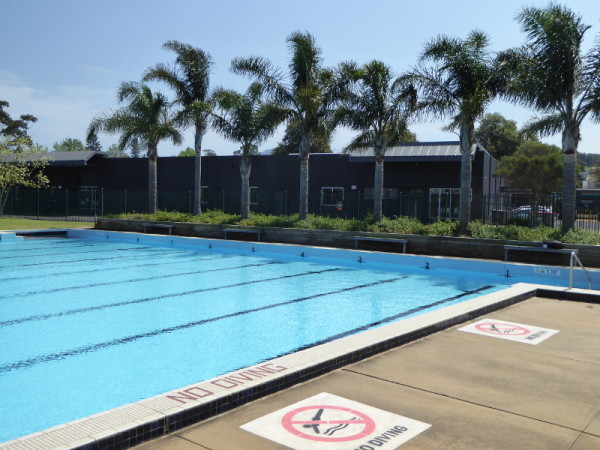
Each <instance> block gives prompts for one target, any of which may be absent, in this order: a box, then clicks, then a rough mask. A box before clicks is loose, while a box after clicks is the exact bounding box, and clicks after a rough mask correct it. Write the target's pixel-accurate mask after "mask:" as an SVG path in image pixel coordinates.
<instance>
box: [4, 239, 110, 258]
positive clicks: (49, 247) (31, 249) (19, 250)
mask: <svg viewBox="0 0 600 450" xmlns="http://www.w3.org/2000/svg"><path fill="white" fill-rule="evenodd" d="M69 244H73V245H69V247H68V248H64V250H68V249H71V248H77V247H93V246H98V245H102V244H103V242H99V243H91V244H81V243H80V242H69ZM75 244H77V245H75ZM53 248H54V246H50V245H46V246H45V247H29V248H27V247H25V248H23V247H20V246H18V247H12V248H7V249H3V248H0V255H2V254H4V253H14V252H30V251H33V250H52V249H53ZM60 250H63V249H62V248H61V249H60Z"/></svg>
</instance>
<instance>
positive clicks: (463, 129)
mask: <svg viewBox="0 0 600 450" xmlns="http://www.w3.org/2000/svg"><path fill="white" fill-rule="evenodd" d="M488 41H489V39H488V37H487V35H486V34H485V33H483V32H481V31H472V32H470V33H469V34H468V35H467V38H466V39H464V40H460V39H455V38H450V37H446V36H439V37H437V38H435V39H433V40H431V41H430V42H428V43H427V44H425V48H424V50H423V53H422V55H421V58H420V60H419V66H418V67H417V68H416V69H414V71H413V73H412V74H411V75H410V76H409V79H410V80H412V81H413V82H414V83H415V84H416V85H417V86H418V89H419V103H420V105H419V107H420V110H421V112H422V113H423V114H424V115H430V116H433V117H436V118H439V119H446V118H450V119H451V122H450V123H449V124H448V126H447V127H446V130H449V131H450V130H456V129H458V134H459V140H460V152H461V164H460V206H459V218H460V230H461V233H464V232H466V230H467V224H468V223H469V220H470V218H471V192H472V191H471V163H472V161H471V154H472V152H473V150H474V148H475V137H474V132H475V121H476V120H477V119H479V118H480V117H482V116H483V114H484V112H485V108H486V107H487V105H488V104H489V103H490V102H491V101H492V100H493V99H494V98H495V97H496V96H497V95H498V94H499V93H500V92H501V89H502V86H503V83H502V81H503V77H502V74H501V73H500V72H499V71H498V70H497V62H496V60H495V59H493V58H492V57H491V56H490V53H489V51H488ZM427 62H430V63H432V65H431V66H427V65H426V63H427Z"/></svg>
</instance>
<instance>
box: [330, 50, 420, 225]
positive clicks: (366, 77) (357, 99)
mask: <svg viewBox="0 0 600 450" xmlns="http://www.w3.org/2000/svg"><path fill="white" fill-rule="evenodd" d="M342 70H343V72H345V73H346V74H347V75H349V76H350V77H351V80H350V84H349V85H348V88H347V89H346V92H345V95H343V97H342V100H341V105H340V107H339V108H338V109H337V110H336V112H335V114H334V123H336V124H340V125H344V126H347V127H349V128H352V129H354V130H357V131H360V134H359V135H358V136H356V137H355V138H354V139H353V140H352V142H351V143H350V144H349V145H348V146H347V147H346V150H351V149H359V148H365V147H369V146H370V147H373V155H374V156H375V183H374V187H373V201H374V202H373V215H374V216H375V221H377V222H379V221H381V217H382V206H383V160H384V157H385V152H386V149H387V146H388V145H396V144H399V143H401V142H402V141H403V138H404V136H406V134H407V131H408V127H407V120H408V118H409V116H410V114H412V112H413V111H414V107H415V103H416V91H415V89H414V87H412V85H405V84H404V83H403V80H402V79H400V78H397V79H394V75H393V73H392V70H391V68H390V67H389V66H387V65H386V64H384V63H383V62H381V61H376V60H373V61H371V62H370V63H368V64H366V65H365V66H364V67H362V68H360V69H357V68H356V66H355V64H354V63H346V64H344V65H343V69H342Z"/></svg>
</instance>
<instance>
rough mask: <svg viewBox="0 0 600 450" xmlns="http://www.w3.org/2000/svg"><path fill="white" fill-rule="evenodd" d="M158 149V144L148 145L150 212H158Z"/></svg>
mask: <svg viewBox="0 0 600 450" xmlns="http://www.w3.org/2000/svg"><path fill="white" fill-rule="evenodd" d="M157 160H158V149H157V146H156V145H151V144H149V145H148V213H150V214H154V213H156V204H157V200H158V188H157V185H158V177H157V173H158V172H157V166H158V164H157Z"/></svg>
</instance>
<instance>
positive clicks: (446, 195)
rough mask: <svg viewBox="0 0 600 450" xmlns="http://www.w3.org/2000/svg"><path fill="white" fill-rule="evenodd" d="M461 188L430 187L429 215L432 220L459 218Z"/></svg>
mask: <svg viewBox="0 0 600 450" xmlns="http://www.w3.org/2000/svg"><path fill="white" fill-rule="evenodd" d="M459 204H460V189H459V188H431V189H429V217H430V218H431V220H446V219H452V220H456V219H458V206H459Z"/></svg>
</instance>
